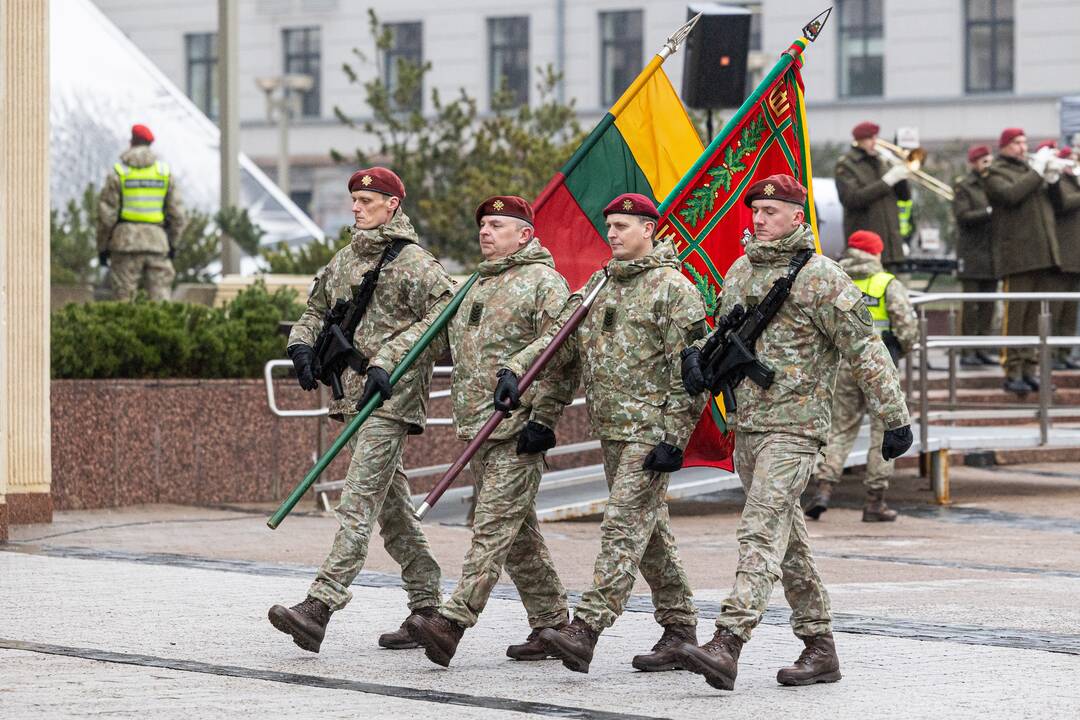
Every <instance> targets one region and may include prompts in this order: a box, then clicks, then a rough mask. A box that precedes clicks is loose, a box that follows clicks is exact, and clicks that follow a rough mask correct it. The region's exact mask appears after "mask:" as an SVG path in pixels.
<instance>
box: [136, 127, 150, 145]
mask: <svg viewBox="0 0 1080 720" xmlns="http://www.w3.org/2000/svg"><path fill="white" fill-rule="evenodd" d="M131 139H132V140H142V141H143V142H148V143H152V142H154V133H152V132H150V128H148V127H146V126H145V125H132V126H131Z"/></svg>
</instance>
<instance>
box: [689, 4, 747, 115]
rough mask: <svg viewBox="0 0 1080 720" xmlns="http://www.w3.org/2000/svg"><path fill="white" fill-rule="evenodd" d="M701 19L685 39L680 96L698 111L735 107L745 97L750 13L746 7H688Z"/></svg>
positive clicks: (690, 16)
mask: <svg viewBox="0 0 1080 720" xmlns="http://www.w3.org/2000/svg"><path fill="white" fill-rule="evenodd" d="M699 12H700V13H702V16H701V20H699V21H698V24H697V25H695V26H694V29H693V30H691V31H690V36H689V37H687V39H686V49H685V53H686V59H685V60H684V65H683V81H682V97H683V102H685V103H686V104H687V106H689V107H692V108H694V109H697V110H708V109H716V108H736V107H739V106H740V105H742V103H743V100H745V99H746V56H747V54H748V53H749V52H750V16H751V12H750V11H749V10H747V9H746V8H741V7H733V6H731V5H713V4H711V3H703V4H700V5H690V6H689V7H688V8H687V17H686V19H687V20H689V19H691V18H692V17H694V16H695V15H697V14H698V13H699Z"/></svg>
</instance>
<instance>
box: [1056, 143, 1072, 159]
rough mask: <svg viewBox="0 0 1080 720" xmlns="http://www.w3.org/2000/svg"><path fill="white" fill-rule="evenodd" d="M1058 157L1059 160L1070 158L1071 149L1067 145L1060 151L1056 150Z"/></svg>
mask: <svg viewBox="0 0 1080 720" xmlns="http://www.w3.org/2000/svg"><path fill="white" fill-rule="evenodd" d="M1058 157H1059V158H1061V159H1062V160H1068V159H1069V158H1071V157H1072V148H1071V147H1069V146H1068V145H1066V146H1065V147H1063V148H1061V149H1060V150H1058Z"/></svg>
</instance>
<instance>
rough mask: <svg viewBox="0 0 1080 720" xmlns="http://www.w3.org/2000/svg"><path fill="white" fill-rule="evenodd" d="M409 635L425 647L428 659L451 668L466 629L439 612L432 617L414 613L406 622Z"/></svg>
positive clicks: (432, 614)
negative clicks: (451, 662) (451, 661)
mask: <svg viewBox="0 0 1080 720" xmlns="http://www.w3.org/2000/svg"><path fill="white" fill-rule="evenodd" d="M405 627H406V629H407V630H408V631H409V635H411V636H412V639H413V640H415V641H416V642H417V643H419V644H420V645H422V646H423V648H424V654H425V655H427V659H428V660H430V661H431V662H433V663H435V664H436V665H442V666H443V667H449V666H450V658H452V657H454V653H456V652H457V646H458V643H459V642H460V641H461V636H462V635H464V634H465V628H463V627H462V626H461V625H459V624H457V623H456V622H454V621H453V620H450V619H448V618H445V617H443V616H442V615H441V614H439V613H438V612H434V613H431V614H430V615H420V614H418V613H414V614H412V615H410V616H409V618H408V619H407V620H406V621H405Z"/></svg>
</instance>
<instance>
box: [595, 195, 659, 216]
mask: <svg viewBox="0 0 1080 720" xmlns="http://www.w3.org/2000/svg"><path fill="white" fill-rule="evenodd" d="M612 213H623V214H625V215H643V216H645V217H649V218H652V219H653V220H659V219H660V213H659V212H657V210H656V203H654V202H653V201H652V200H650V199H649V198H647V197H645V196H644V195H641V194H639V193H623V194H622V195H620V196H619V197H617V198H615V199H614V200H612V201H611V202H609V203H608V206H607V207H606V208H604V217H607V216H608V215H610V214H612Z"/></svg>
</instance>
